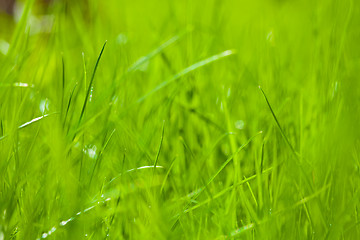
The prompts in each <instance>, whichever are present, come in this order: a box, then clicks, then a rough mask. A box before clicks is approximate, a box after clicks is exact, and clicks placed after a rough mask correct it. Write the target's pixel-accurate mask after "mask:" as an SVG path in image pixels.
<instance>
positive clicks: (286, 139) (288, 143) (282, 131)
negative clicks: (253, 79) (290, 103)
mask: <svg viewBox="0 0 360 240" xmlns="http://www.w3.org/2000/svg"><path fill="white" fill-rule="evenodd" d="M259 89H260V91H261V93H262V95H263V96H264V98H265V101H266V103H267V105H268V107H269V109H270V112H271V114H272V116H273V118H274V120H275V122H276V125H277V126H278V128H279V130H280V133H281V135H282V136H283V138H284V139H285V141H286V143H287V145H288V146H289V147H290V149H291V151H292V153H293V154H294V155H295V157H296V159H297V160H299V154H298V153H297V152H296V151H295V148H294V147H293V146H292V144H291V143H290V141H289V139H288V138H287V136H286V134H285V132H284V130H283V129H282V127H281V125H280V123H279V120H278V119H277V117H276V115H275V113H274V111H273V109H272V107H271V105H270V102H269V100H268V98H267V97H266V95H265V92H264V91H263V90H262V88H261V87H260V86H259Z"/></svg>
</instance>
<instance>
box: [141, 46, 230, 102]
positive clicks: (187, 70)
mask: <svg viewBox="0 0 360 240" xmlns="http://www.w3.org/2000/svg"><path fill="white" fill-rule="evenodd" d="M233 54H235V51H234V50H226V51H224V52H222V53H219V54H216V55H213V56H211V57H209V58H206V59H204V60H201V61H200V62H197V63H194V64H193V65H191V66H189V67H187V68H185V69H183V70H181V71H180V72H178V73H176V74H175V75H173V76H172V77H171V78H170V79H168V80H166V81H164V82H162V83H160V84H159V85H157V86H156V87H155V88H154V89H152V90H151V91H150V92H148V93H147V94H145V95H144V96H142V97H140V98H139V99H138V100H137V101H136V103H140V102H142V101H144V100H145V99H146V98H148V97H149V96H151V95H152V94H154V93H156V92H157V91H159V90H161V89H162V88H164V87H166V86H167V85H169V84H170V83H172V82H175V81H176V80H178V79H179V78H181V77H183V76H185V75H187V74H189V73H190V72H192V71H194V70H196V69H198V68H201V67H204V66H206V65H208V64H210V63H212V62H215V61H217V60H220V59H222V58H225V57H228V56H231V55H233Z"/></svg>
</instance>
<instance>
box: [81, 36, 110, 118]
mask: <svg viewBox="0 0 360 240" xmlns="http://www.w3.org/2000/svg"><path fill="white" fill-rule="evenodd" d="M106 42H107V41H105V43H104V45H103V47H102V49H101V51H100V54H99V57H98V58H97V60H96V63H95V67H94V71H93V73H92V76H91V80H90V83H89V86H88V89H87V91H86V96H85V100H84V104H83V107H82V110H81V113H80V118H79V124H80V122H81V119H82V118H83V116H84V112H85V108H86V105H87V102H88V98H89V95H90V91H91V87H92V85H93V82H94V78H95V74H96V70H97V68H98V65H99V62H100V59H101V56H102V54H103V52H104V49H105V46H106Z"/></svg>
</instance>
